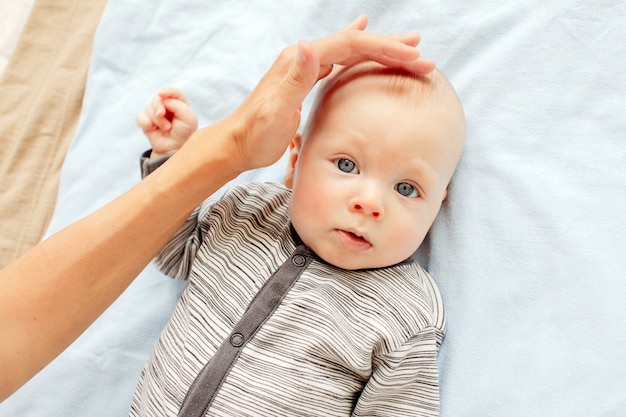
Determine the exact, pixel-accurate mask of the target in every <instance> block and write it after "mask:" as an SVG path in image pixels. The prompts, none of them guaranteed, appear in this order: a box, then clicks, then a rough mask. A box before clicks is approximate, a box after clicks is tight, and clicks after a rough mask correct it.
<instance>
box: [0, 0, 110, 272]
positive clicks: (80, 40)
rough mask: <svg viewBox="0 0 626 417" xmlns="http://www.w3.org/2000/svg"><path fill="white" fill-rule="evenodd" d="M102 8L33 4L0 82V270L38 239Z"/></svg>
mask: <svg viewBox="0 0 626 417" xmlns="http://www.w3.org/2000/svg"><path fill="white" fill-rule="evenodd" d="M105 5H106V0H64V1H63V2H58V1H56V0H35V3H34V4H33V7H32V10H31V13H30V15H29V17H28V20H27V21H26V24H25V26H24V29H23V31H22V35H21V37H20V38H19V40H18V43H17V45H16V47H15V50H14V52H13V54H12V56H11V58H10V60H9V63H8V65H7V67H6V69H5V72H4V73H3V76H2V78H1V79H0V97H2V98H1V99H0V115H1V116H0V267H2V266H4V265H6V264H7V263H9V262H10V261H11V260H13V259H14V258H16V257H17V256H19V255H20V254H22V253H23V252H25V251H26V250H27V249H29V248H30V247H31V246H33V245H34V244H36V243H37V242H38V241H39V240H40V239H41V237H42V235H43V233H44V232H45V229H46V227H47V225H48V222H49V221H50V218H51V216H52V212H53V209H54V205H55V201H56V193H57V188H58V182H59V175H60V170H61V165H62V164H63V160H64V157H65V153H66V151H67V147H68V144H69V142H70V140H71V138H72V136H73V134H74V130H75V128H76V124H77V121H78V116H79V113H80V108H81V104H82V97H83V91H84V87H85V80H86V76H87V69H88V65H89V60H90V55H91V49H92V43H93V35H94V33H95V29H96V27H97V25H98V22H99V21H100V17H101V15H102V12H103V10H104V6H105Z"/></svg>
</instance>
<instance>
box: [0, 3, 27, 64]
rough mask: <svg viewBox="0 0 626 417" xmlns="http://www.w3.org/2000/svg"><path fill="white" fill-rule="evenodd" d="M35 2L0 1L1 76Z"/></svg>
mask: <svg viewBox="0 0 626 417" xmlns="http://www.w3.org/2000/svg"><path fill="white" fill-rule="evenodd" d="M33 3H34V0H20V1H14V0H0V74H2V72H3V71H4V69H5V68H6V66H7V63H8V62H9V58H10V57H11V55H12V54H13V50H14V49H15V44H16V43H17V40H18V39H19V37H20V34H21V33H22V28H23V27H24V24H25V23H26V19H27V18H28V14H29V13H30V9H31V8H32V6H33Z"/></svg>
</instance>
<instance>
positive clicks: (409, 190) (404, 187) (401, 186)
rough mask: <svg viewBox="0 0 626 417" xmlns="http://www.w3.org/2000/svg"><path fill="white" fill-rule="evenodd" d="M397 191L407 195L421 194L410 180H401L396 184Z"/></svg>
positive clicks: (415, 195)
mask: <svg viewBox="0 0 626 417" xmlns="http://www.w3.org/2000/svg"><path fill="white" fill-rule="evenodd" d="M396 191H397V192H399V193H400V194H401V195H403V196H405V197H412V198H415V197H418V196H419V192H418V191H417V188H415V187H414V186H412V185H411V184H409V183H408V182H399V183H398V184H396Z"/></svg>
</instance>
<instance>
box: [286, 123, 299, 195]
mask: <svg viewBox="0 0 626 417" xmlns="http://www.w3.org/2000/svg"><path fill="white" fill-rule="evenodd" d="M301 145H302V135H301V134H300V132H296V135H295V136H294V137H293V139H292V140H291V143H290V144H289V160H288V162H287V172H285V177H284V178H283V182H284V183H285V186H286V187H287V188H289V189H291V188H292V187H293V177H294V174H295V172H296V162H297V161H298V154H299V153H300V147H301Z"/></svg>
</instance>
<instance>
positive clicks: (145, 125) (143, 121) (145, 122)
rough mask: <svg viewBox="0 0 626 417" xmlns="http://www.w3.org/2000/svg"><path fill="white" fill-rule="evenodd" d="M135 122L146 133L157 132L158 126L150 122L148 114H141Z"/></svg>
mask: <svg viewBox="0 0 626 417" xmlns="http://www.w3.org/2000/svg"><path fill="white" fill-rule="evenodd" d="M135 122H136V123H137V126H139V127H140V128H141V130H143V131H144V132H146V133H149V132H153V131H154V130H156V126H155V125H154V123H152V120H150V118H149V117H148V115H147V114H146V113H139V114H138V115H137V116H136V117H135Z"/></svg>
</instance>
